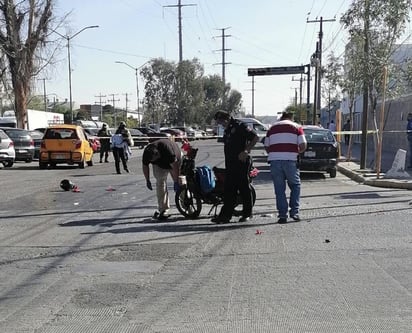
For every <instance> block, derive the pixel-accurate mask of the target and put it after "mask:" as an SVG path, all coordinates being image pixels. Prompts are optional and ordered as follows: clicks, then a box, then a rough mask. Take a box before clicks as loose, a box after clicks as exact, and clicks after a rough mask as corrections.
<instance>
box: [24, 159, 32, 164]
mask: <svg viewBox="0 0 412 333" xmlns="http://www.w3.org/2000/svg"><path fill="white" fill-rule="evenodd" d="M32 161H33V159H32V158H28V159H27V160H25V161H24V162H26V163H31V162H32Z"/></svg>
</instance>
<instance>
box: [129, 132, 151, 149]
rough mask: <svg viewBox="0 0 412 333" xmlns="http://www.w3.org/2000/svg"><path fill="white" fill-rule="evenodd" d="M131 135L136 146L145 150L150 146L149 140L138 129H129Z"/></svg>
mask: <svg viewBox="0 0 412 333" xmlns="http://www.w3.org/2000/svg"><path fill="white" fill-rule="evenodd" d="M129 131H130V134H131V136H132V138H133V142H134V146H135V147H139V148H144V147H145V146H146V145H148V144H149V138H148V136H147V135H146V134H143V133H142V132H141V131H139V130H138V129H136V128H129Z"/></svg>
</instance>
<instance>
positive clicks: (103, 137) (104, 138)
mask: <svg viewBox="0 0 412 333" xmlns="http://www.w3.org/2000/svg"><path fill="white" fill-rule="evenodd" d="M97 136H98V137H99V138H100V163H102V162H103V157H104V161H105V162H106V163H108V162H109V151H110V136H111V135H110V132H109V130H108V129H107V125H106V124H103V126H102V128H101V129H100V130H99V132H97Z"/></svg>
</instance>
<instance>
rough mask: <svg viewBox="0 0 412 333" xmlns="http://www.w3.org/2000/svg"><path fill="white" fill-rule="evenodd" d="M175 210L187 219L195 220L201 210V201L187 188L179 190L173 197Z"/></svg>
mask: <svg viewBox="0 0 412 333" xmlns="http://www.w3.org/2000/svg"><path fill="white" fill-rule="evenodd" d="M175 203H176V207H177V210H178V211H179V212H180V213H181V214H182V215H183V216H184V217H187V218H191V219H194V218H197V217H199V215H200V211H201V210H202V200H201V198H199V197H198V196H196V194H195V193H194V192H193V191H192V190H190V189H189V188H187V187H184V188H180V189H179V190H178V191H177V192H176V195H175Z"/></svg>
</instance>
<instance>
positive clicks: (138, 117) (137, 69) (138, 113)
mask: <svg viewBox="0 0 412 333" xmlns="http://www.w3.org/2000/svg"><path fill="white" fill-rule="evenodd" d="M115 63H116V64H123V65H126V66H127V67H130V68H131V69H133V70H134V71H135V75H136V102H137V108H136V110H137V120H138V123H139V127H140V100H139V69H141V68H142V67H143V66H144V65H146V64H147V63H148V61H146V62H145V63H144V64H143V65H141V66H140V67H133V66H131V65H129V64H128V63H127V62H124V61H115Z"/></svg>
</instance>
